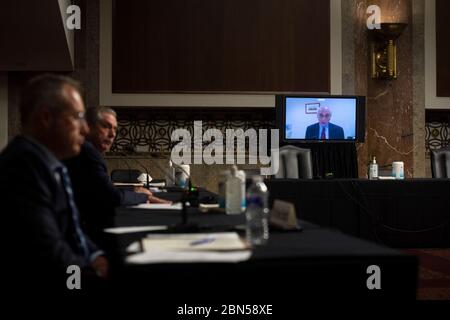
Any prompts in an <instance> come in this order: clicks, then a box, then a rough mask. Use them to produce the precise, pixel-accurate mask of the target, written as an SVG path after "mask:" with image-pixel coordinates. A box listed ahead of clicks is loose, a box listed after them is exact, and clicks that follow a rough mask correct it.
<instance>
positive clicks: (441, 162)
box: [430, 147, 450, 178]
mask: <svg viewBox="0 0 450 320" xmlns="http://www.w3.org/2000/svg"><path fill="white" fill-rule="evenodd" d="M430 155H431V174H432V177H433V178H450V147H446V148H442V149H439V150H431V152H430Z"/></svg>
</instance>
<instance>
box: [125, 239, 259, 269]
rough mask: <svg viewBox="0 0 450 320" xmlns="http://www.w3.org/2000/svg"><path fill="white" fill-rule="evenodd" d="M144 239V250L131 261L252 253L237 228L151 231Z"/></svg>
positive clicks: (227, 258) (232, 258)
mask: <svg viewBox="0 0 450 320" xmlns="http://www.w3.org/2000/svg"><path fill="white" fill-rule="evenodd" d="M141 243H142V249H143V251H144V252H142V253H138V254H134V255H131V256H129V257H128V258H127V262H128V263H137V264H145V263H194V262H239V261H244V260H247V259H249V258H250V256H251V251H250V250H248V247H247V245H246V244H245V243H244V242H243V241H242V240H241V239H240V238H239V235H238V234H237V233H236V232H219V233H186V234H149V235H147V237H146V238H144V239H142V241H141Z"/></svg>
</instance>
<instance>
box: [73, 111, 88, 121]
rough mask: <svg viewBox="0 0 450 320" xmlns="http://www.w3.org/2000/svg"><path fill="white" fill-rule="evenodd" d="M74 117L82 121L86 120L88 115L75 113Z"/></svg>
mask: <svg viewBox="0 0 450 320" xmlns="http://www.w3.org/2000/svg"><path fill="white" fill-rule="evenodd" d="M74 117H75V118H76V119H77V120H80V121H84V120H86V114H85V113H84V112H75V113H74Z"/></svg>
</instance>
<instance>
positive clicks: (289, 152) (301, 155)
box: [275, 145, 313, 179]
mask: <svg viewBox="0 0 450 320" xmlns="http://www.w3.org/2000/svg"><path fill="white" fill-rule="evenodd" d="M278 161H279V163H278V165H279V169H278V172H277V173H276V174H275V178H294V179H312V178H313V166H312V158H311V150H310V149H305V148H299V147H295V146H291V145H288V146H283V147H281V148H280V156H279V160H278Z"/></svg>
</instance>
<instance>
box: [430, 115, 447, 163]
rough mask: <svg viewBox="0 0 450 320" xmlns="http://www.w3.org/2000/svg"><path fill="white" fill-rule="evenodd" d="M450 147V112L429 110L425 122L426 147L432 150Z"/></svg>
mask: <svg viewBox="0 0 450 320" xmlns="http://www.w3.org/2000/svg"><path fill="white" fill-rule="evenodd" d="M449 145H450V110H427V112H426V121H425V146H426V151H427V155H429V153H430V150H435V149H440V148H444V147H446V146H449Z"/></svg>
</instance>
